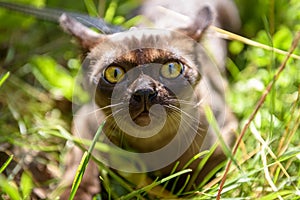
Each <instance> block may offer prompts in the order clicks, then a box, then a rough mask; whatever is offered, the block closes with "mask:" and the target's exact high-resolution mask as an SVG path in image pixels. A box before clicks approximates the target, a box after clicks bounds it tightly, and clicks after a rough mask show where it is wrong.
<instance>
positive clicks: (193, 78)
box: [61, 8, 213, 142]
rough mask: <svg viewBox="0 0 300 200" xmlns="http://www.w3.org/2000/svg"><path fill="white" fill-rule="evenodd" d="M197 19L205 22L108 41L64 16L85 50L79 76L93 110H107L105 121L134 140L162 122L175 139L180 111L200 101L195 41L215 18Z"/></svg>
mask: <svg viewBox="0 0 300 200" xmlns="http://www.w3.org/2000/svg"><path fill="white" fill-rule="evenodd" d="M199 17H202V18H203V20H205V22H203V21H201V20H196V21H195V23H193V24H191V25H190V26H188V27H184V28H182V29H178V30H176V31H169V30H157V29H131V30H129V31H126V32H121V33H116V34H112V35H101V34H98V33H96V32H93V31H91V30H90V29H87V28H86V27H84V26H82V25H81V24H79V23H77V22H76V21H74V20H72V19H70V18H68V17H67V16H63V17H62V18H61V24H62V26H63V27H64V28H65V29H66V30H67V31H68V32H70V33H71V34H73V35H74V36H75V37H76V38H78V39H79V42H80V43H81V45H82V47H83V48H85V49H88V50H89V53H88V55H87V57H86V59H85V60H84V63H83V70H84V73H85V76H86V78H87V82H88V87H89V89H90V90H91V92H92V95H94V98H95V102H96V103H97V105H98V106H99V107H100V108H106V107H108V108H109V109H103V111H104V112H105V113H106V115H107V116H114V119H115V122H117V123H118V122H119V124H118V125H119V127H122V126H124V128H125V129H130V128H132V130H133V131H131V132H135V134H140V133H138V132H139V131H135V130H144V129H143V127H145V131H146V130H154V129H155V128H162V127H163V126H164V125H162V127H158V126H159V125H158V124H162V122H163V124H167V126H165V129H164V132H175V133H176V131H175V130H177V129H178V126H179V123H177V122H178V121H176V120H178V119H177V118H178V116H179V115H180V111H182V110H184V108H183V107H188V108H187V109H188V110H189V111H186V112H191V110H192V109H193V106H195V104H196V103H197V102H198V101H199V100H200V98H201V97H199V94H198V93H196V94H195V93H194V89H195V87H197V84H198V82H199V80H200V79H201V75H200V71H201V70H200V68H201V65H202V63H201V59H200V58H199V56H200V57H201V55H203V54H204V53H203V52H202V53H201V52H200V53H199V51H204V50H203V49H202V48H201V47H200V46H199V45H197V42H196V41H199V40H200V39H201V37H202V35H203V32H204V31H205V30H206V29H207V27H208V26H209V25H210V24H211V23H212V21H213V15H212V13H211V12H210V10H209V8H204V9H202V10H201V12H199V16H198V18H199ZM188 36H189V37H188ZM195 40H196V41H195ZM154 105H159V106H158V107H157V106H156V107H155V106H154ZM162 110H165V111H162ZM188 116H189V117H190V118H193V115H189V114H188ZM135 125H137V126H138V128H137V129H135ZM149 134H150V135H149ZM149 134H148V135H147V137H148V138H149V137H151V133H149ZM170 134H171V133H170ZM170 134H169V136H167V137H170ZM166 135H168V134H166ZM134 136H137V137H140V135H133V137H134ZM145 137H146V136H145ZM153 137H155V136H153ZM172 137H173V136H172ZM161 139H162V138H161V136H160V140H161ZM148 141H150V140H148ZM153 141H154V142H155V138H154V139H153ZM166 142H168V140H166Z"/></svg>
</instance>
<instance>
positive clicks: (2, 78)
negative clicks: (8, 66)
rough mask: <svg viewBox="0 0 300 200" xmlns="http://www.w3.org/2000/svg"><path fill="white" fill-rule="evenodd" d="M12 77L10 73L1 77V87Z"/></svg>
mask: <svg viewBox="0 0 300 200" xmlns="http://www.w3.org/2000/svg"><path fill="white" fill-rule="evenodd" d="M9 75H10V72H6V73H5V74H4V75H2V76H0V87H1V86H2V85H3V83H4V82H5V81H6V79H8V77H9Z"/></svg>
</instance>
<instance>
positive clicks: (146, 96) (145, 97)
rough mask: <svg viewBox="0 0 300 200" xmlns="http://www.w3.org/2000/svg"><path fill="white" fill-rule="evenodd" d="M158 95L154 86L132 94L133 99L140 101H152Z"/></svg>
mask: <svg viewBox="0 0 300 200" xmlns="http://www.w3.org/2000/svg"><path fill="white" fill-rule="evenodd" d="M156 96H157V91H155V90H154V89H152V88H147V89H139V90H137V91H135V92H134V93H133V94H132V97H133V99H134V100H135V101H137V102H139V103H141V102H143V101H144V103H146V102H151V101H152V100H153V99H154V98H155V97H156Z"/></svg>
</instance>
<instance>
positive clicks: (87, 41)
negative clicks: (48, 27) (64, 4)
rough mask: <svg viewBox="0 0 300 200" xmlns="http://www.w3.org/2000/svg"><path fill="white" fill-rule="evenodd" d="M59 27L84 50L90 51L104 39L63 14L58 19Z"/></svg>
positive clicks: (103, 36)
mask: <svg viewBox="0 0 300 200" xmlns="http://www.w3.org/2000/svg"><path fill="white" fill-rule="evenodd" d="M59 23H60V26H61V27H62V28H63V29H64V31H66V32H67V33H69V34H71V35H72V36H74V37H75V38H76V39H77V40H78V41H79V43H80V46H81V47H82V48H83V49H84V50H91V49H92V48H93V47H95V46H96V45H97V44H99V43H100V42H101V41H103V40H104V39H105V35H102V34H99V33H97V32H95V31H93V30H91V29H89V28H88V27H86V26H84V25H83V24H81V23H80V22H78V21H76V20H75V19H73V18H71V17H69V16H67V15H66V14H63V15H62V16H61V17H60V18H59Z"/></svg>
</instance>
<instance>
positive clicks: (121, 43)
mask: <svg viewBox="0 0 300 200" xmlns="http://www.w3.org/2000/svg"><path fill="white" fill-rule="evenodd" d="M195 43H196V42H195V41H194V40H193V39H191V38H189V37H187V36H185V35H183V34H181V33H179V32H175V31H169V30H161V29H134V30H130V31H127V32H121V33H117V34H113V35H109V36H107V37H106V38H105V40H103V41H102V42H101V43H99V44H98V45H97V46H96V47H95V48H94V49H92V50H91V52H90V54H89V59H93V60H98V61H100V62H102V63H103V64H104V65H106V64H109V63H112V62H115V61H121V60H123V61H126V62H127V61H128V62H133V61H135V62H139V64H143V63H145V62H153V61H157V60H159V59H160V58H165V59H168V58H170V59H171V58H173V59H179V58H181V57H183V56H185V57H187V59H188V60H189V57H190V59H192V58H191V57H192V56H193V54H194V53H195V52H194V47H195Z"/></svg>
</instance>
